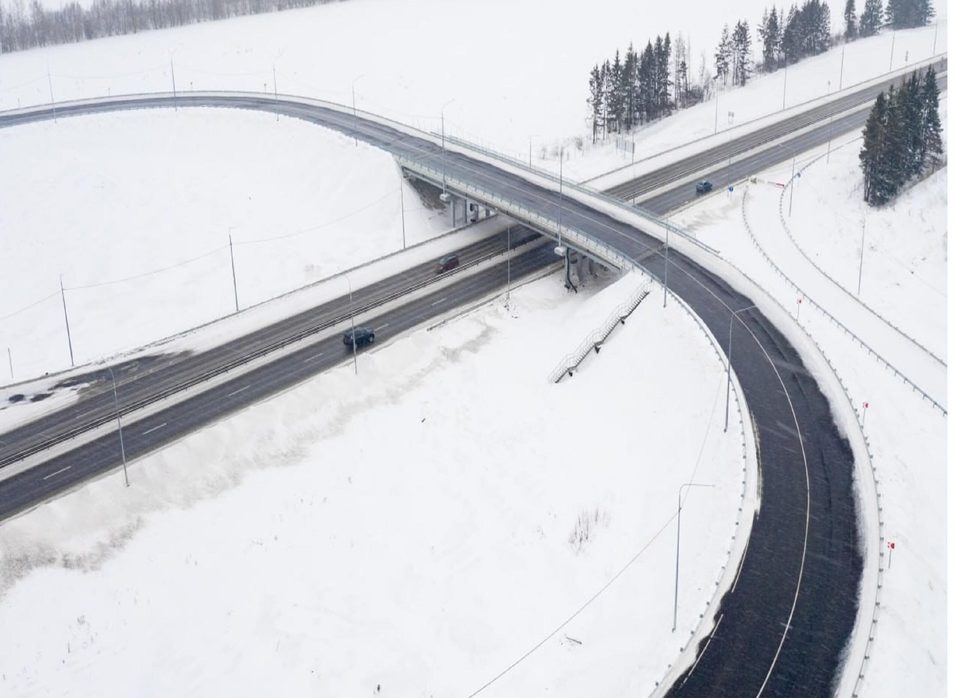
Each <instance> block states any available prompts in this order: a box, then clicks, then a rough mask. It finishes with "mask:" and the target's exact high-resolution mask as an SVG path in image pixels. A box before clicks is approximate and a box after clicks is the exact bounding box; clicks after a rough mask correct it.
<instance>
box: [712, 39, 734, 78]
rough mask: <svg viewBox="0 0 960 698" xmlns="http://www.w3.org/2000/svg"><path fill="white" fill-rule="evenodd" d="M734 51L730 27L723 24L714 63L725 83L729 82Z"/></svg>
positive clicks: (718, 74)
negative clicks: (728, 77)
mask: <svg viewBox="0 0 960 698" xmlns="http://www.w3.org/2000/svg"><path fill="white" fill-rule="evenodd" d="M732 53H733V43H732V41H731V39H730V27H729V26H728V25H726V24H724V25H723V31H722V32H721V33H720V43H719V44H717V50H716V51H715V52H714V65H716V68H717V77H718V78H722V79H723V84H724V85H726V84H727V76H728V75H729V74H730V63H731V58H732Z"/></svg>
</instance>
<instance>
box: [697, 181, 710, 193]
mask: <svg viewBox="0 0 960 698" xmlns="http://www.w3.org/2000/svg"><path fill="white" fill-rule="evenodd" d="M712 190H713V182H711V181H710V180H709V179H705V180H703V181H702V182H697V194H706V193H707V192H709V191H712Z"/></svg>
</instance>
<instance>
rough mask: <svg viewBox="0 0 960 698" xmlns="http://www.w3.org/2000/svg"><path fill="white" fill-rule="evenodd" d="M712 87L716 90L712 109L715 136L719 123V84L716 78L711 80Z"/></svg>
mask: <svg viewBox="0 0 960 698" xmlns="http://www.w3.org/2000/svg"><path fill="white" fill-rule="evenodd" d="M713 85H714V87H715V88H716V90H717V98H716V100H714V101H715V105H714V107H713V135H714V136H716V135H717V126H718V125H719V123H720V84H719V83H718V82H717V78H714V79H713Z"/></svg>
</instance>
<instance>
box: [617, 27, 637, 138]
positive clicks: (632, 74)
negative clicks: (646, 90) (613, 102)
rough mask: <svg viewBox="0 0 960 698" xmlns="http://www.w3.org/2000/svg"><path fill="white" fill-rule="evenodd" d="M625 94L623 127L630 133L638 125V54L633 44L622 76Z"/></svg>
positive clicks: (625, 61) (628, 51) (624, 64)
mask: <svg viewBox="0 0 960 698" xmlns="http://www.w3.org/2000/svg"><path fill="white" fill-rule="evenodd" d="M620 81H621V83H622V85H621V91H622V92H623V127H624V128H625V129H627V130H628V131H629V130H630V129H631V128H633V127H634V125H635V124H636V123H637V89H636V85H637V53H636V51H634V50H633V44H632V43H631V44H630V46H629V47H628V48H627V54H626V57H625V58H624V61H623V74H622V76H621V80H620Z"/></svg>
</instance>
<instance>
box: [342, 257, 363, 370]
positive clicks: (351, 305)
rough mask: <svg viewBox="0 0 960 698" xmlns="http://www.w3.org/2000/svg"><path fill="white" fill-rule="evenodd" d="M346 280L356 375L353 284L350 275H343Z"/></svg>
mask: <svg viewBox="0 0 960 698" xmlns="http://www.w3.org/2000/svg"><path fill="white" fill-rule="evenodd" d="M343 278H345V279H346V280H347V289H348V290H349V291H350V342H351V344H353V375H355V376H356V375H357V374H358V373H359V371H358V370H357V330H356V328H355V327H354V326H353V284H351V283H350V277H349V276H346V275H345V276H344V277H343Z"/></svg>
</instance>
